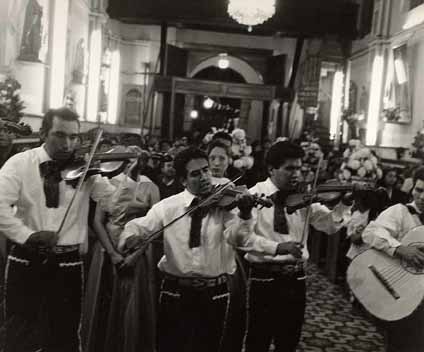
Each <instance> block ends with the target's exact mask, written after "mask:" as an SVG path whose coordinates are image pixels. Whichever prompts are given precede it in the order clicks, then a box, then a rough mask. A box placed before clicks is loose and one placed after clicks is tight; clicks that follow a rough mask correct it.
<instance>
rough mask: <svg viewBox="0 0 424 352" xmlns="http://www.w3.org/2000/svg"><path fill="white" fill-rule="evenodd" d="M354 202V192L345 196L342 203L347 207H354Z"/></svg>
mask: <svg viewBox="0 0 424 352" xmlns="http://www.w3.org/2000/svg"><path fill="white" fill-rule="evenodd" d="M354 200H355V197H354V192H347V193H345V194H343V196H342V199H341V202H342V203H343V204H344V205H346V206H352V205H353V201H354Z"/></svg>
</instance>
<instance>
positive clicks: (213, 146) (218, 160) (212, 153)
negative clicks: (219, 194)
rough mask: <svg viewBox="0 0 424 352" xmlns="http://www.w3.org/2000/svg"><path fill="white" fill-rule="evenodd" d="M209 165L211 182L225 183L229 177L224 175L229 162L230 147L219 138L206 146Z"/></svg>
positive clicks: (228, 180)
mask: <svg viewBox="0 0 424 352" xmlns="http://www.w3.org/2000/svg"><path fill="white" fill-rule="evenodd" d="M208 159H209V167H210V170H211V173H212V183H214V184H225V183H227V182H230V179H228V178H227V177H225V175H226V171H227V168H228V166H229V165H230V162H231V151H230V148H229V147H228V146H227V145H225V144H224V143H223V142H221V141H219V140H214V141H212V142H211V143H210V144H209V146H208Z"/></svg>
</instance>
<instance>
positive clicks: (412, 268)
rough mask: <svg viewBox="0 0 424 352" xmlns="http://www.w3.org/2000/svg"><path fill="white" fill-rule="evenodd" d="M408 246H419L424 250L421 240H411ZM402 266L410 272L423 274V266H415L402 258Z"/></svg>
mask: <svg viewBox="0 0 424 352" xmlns="http://www.w3.org/2000/svg"><path fill="white" fill-rule="evenodd" d="M409 246H415V247H421V250H422V251H423V252H424V249H423V243H422V242H412V243H410V244H409ZM402 267H403V268H404V269H405V270H406V271H408V272H409V273H411V274H414V275H422V274H424V267H421V268H420V267H417V266H415V265H412V264H409V263H407V262H406V261H405V260H402Z"/></svg>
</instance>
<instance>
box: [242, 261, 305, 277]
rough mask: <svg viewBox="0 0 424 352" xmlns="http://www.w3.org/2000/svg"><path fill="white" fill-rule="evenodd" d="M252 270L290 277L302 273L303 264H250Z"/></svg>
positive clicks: (300, 262)
mask: <svg viewBox="0 0 424 352" xmlns="http://www.w3.org/2000/svg"><path fill="white" fill-rule="evenodd" d="M250 266H251V267H252V268H253V269H256V270H259V271H263V272H268V273H273V274H280V275H292V274H296V273H299V272H302V271H304V269H305V266H304V262H302V261H299V262H296V263H250Z"/></svg>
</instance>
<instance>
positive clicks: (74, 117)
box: [40, 108, 81, 135]
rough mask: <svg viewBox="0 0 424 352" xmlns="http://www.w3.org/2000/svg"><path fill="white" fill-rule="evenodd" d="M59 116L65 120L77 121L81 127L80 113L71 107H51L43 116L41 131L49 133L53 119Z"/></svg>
mask: <svg viewBox="0 0 424 352" xmlns="http://www.w3.org/2000/svg"><path fill="white" fill-rule="evenodd" d="M55 116H57V117H58V118H60V119H62V120H65V121H77V122H78V127H80V125H81V124H80V121H79V116H78V114H77V113H76V112H75V111H73V110H71V109H69V108H59V109H49V110H48V111H47V112H46V113H45V114H44V117H43V122H42V123H41V128H40V131H42V132H43V133H44V134H46V135H47V133H49V131H50V130H51V128H52V127H53V119H54V117H55Z"/></svg>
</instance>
